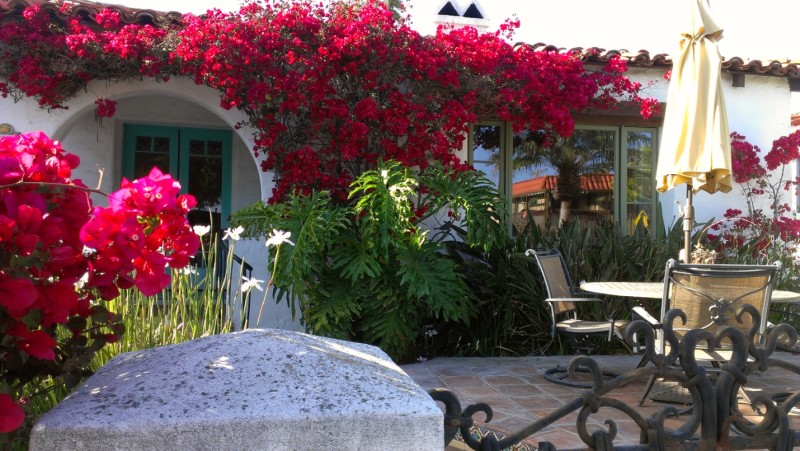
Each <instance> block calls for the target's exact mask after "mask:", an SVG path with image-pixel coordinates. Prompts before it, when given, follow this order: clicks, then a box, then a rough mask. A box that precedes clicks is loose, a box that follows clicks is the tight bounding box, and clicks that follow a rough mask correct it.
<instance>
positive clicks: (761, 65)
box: [516, 42, 800, 78]
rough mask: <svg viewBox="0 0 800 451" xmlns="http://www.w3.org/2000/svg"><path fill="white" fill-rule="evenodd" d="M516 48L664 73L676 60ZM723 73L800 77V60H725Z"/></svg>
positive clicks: (639, 54) (612, 52)
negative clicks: (615, 59) (620, 61)
mask: <svg viewBox="0 0 800 451" xmlns="http://www.w3.org/2000/svg"><path fill="white" fill-rule="evenodd" d="M516 45H518V46H519V45H524V46H527V47H529V48H531V49H533V50H540V51H541V50H544V51H558V52H573V53H577V54H580V55H581V56H582V57H581V58H582V60H583V62H584V63H587V64H591V63H596V64H605V63H607V62H608V60H610V59H611V58H613V57H615V56H617V55H619V56H620V57H621V58H622V59H624V60H626V61H627V62H628V66H629V67H643V68H650V67H661V68H664V70H668V69H671V68H672V59H671V58H670V57H669V55H667V54H666V53H658V54H655V55H651V54H650V52H648V51H647V50H639V51H638V52H629V51H627V50H624V49H621V50H606V49H603V48H599V47H589V48H583V47H574V48H571V49H565V48H559V47H556V46H554V45H547V44H543V43H541V42H540V43H537V44H525V43H517V44H516ZM722 70H723V71H727V72H730V73H742V74H750V75H772V76H777V77H787V78H800V61H795V60H770V61H761V60H757V59H755V60H745V59H743V58H741V57H738V56H732V57H730V58H724V59H723V61H722Z"/></svg>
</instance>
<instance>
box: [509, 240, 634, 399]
mask: <svg viewBox="0 0 800 451" xmlns="http://www.w3.org/2000/svg"><path fill="white" fill-rule="evenodd" d="M525 255H527V256H533V257H534V258H535V259H536V263H537V264H538V265H539V270H540V271H541V273H542V277H543V278H544V286H545V291H546V294H547V298H546V299H545V301H546V302H547V306H548V308H549V310H550V318H551V328H550V331H551V337H552V338H553V339H555V338H556V337H557V336H558V335H563V336H564V337H566V338H567V340H568V343H569V346H570V347H571V348H572V349H573V351H575V352H577V353H579V354H592V353H594V351H595V350H596V349H597V347H598V345H597V343H596V341H594V340H593V338H596V337H602V338H605V339H606V340H609V341H610V340H611V339H612V338H613V337H615V336H616V337H618V338H620V339H622V330H623V329H624V328H625V326H626V325H627V324H628V322H627V321H624V320H615V319H613V318H610V317H609V315H608V305H607V303H606V302H605V300H603V299H599V298H596V297H593V296H590V295H589V294H588V293H583V292H580V291H577V290H575V287H574V285H573V284H572V278H571V277H570V274H569V269H568V268H567V265H566V262H565V261H564V258H563V256H562V255H561V252H559V251H558V250H557V249H550V250H546V251H536V250H533V249H528V250H527V251H525ZM584 302H591V303H600V304H601V305H602V307H603V316H604V317H605V320H599V321H589V320H585V319H581V317H580V316H579V314H578V304H581V303H584ZM607 376H612V377H613V375H610V374H609V375H607ZM545 377H546V378H547V379H548V380H551V381H553V382H557V383H561V384H564V385H573V386H576V385H577V386H584V385H585V384H583V383H580V384H576V383H570V382H568V381H566V380H565V377H566V370H565V369H564V368H554V369H550V370H548V371H547V372H546V373H545Z"/></svg>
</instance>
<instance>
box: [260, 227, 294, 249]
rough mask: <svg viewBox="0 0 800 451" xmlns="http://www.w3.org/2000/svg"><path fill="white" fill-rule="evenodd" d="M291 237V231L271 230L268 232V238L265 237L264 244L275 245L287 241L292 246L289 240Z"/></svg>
mask: <svg viewBox="0 0 800 451" xmlns="http://www.w3.org/2000/svg"><path fill="white" fill-rule="evenodd" d="M291 237H292V232H284V231H283V230H273V231H272V232H271V233H270V234H269V239H267V243H266V246H267V247H270V246H277V245H279V244H283V243H289V244H291V245H292V246H294V243H293V242H291V241H290V240H289V238H291Z"/></svg>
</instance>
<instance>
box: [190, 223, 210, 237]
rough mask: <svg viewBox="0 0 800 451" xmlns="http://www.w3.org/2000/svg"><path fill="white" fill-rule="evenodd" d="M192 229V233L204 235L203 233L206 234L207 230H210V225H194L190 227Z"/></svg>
mask: <svg viewBox="0 0 800 451" xmlns="http://www.w3.org/2000/svg"><path fill="white" fill-rule="evenodd" d="M192 230H194V233H196V234H197V236H204V235H208V232H210V231H211V226H210V225H196V226H194V227H192Z"/></svg>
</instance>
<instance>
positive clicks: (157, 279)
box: [134, 252, 170, 296]
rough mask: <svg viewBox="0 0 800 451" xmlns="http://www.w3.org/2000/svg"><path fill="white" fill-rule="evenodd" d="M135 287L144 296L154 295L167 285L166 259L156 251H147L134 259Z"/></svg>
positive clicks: (168, 279) (168, 278)
mask: <svg viewBox="0 0 800 451" xmlns="http://www.w3.org/2000/svg"><path fill="white" fill-rule="evenodd" d="M134 265H135V266H136V278H135V284H136V288H137V289H138V290H139V291H141V292H142V294H144V295H145V296H154V295H156V294H158V293H159V292H161V291H162V290H163V289H165V288H167V287H168V286H169V281H170V277H169V275H168V274H167V273H166V272H165V268H166V266H167V259H166V257H164V255H162V254H160V253H158V252H147V253H144V254H142V256H141V257H139V258H137V259H136V260H135V261H134Z"/></svg>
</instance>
